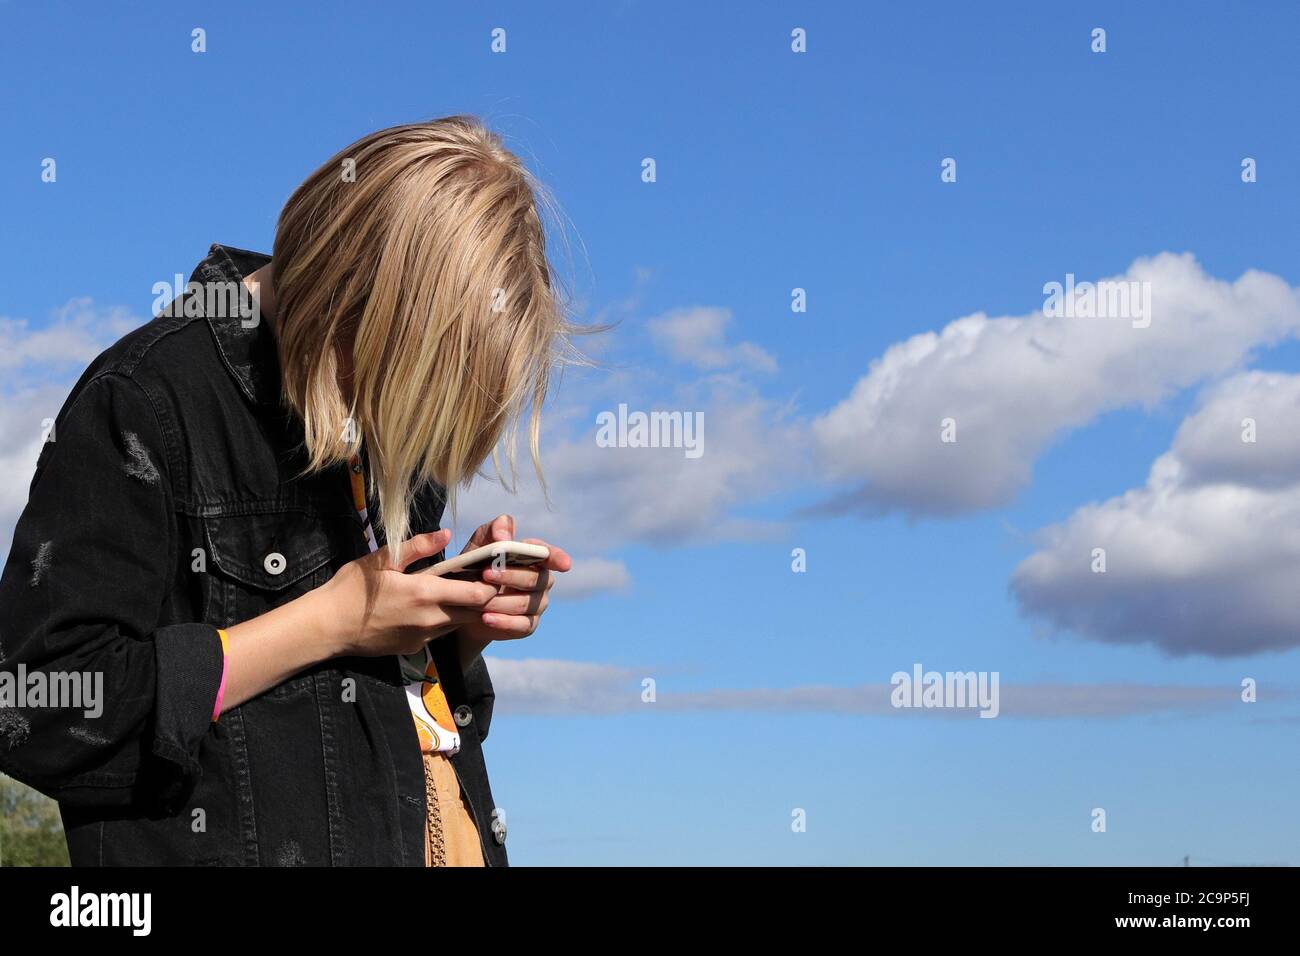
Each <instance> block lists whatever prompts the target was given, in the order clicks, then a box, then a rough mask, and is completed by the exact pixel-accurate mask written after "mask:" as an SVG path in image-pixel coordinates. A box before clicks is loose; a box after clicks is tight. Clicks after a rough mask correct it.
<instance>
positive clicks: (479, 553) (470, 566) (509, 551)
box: [425, 541, 551, 581]
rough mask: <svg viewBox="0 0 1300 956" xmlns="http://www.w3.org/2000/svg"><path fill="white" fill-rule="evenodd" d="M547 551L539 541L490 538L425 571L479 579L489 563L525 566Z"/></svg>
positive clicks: (546, 555)
mask: <svg viewBox="0 0 1300 956" xmlns="http://www.w3.org/2000/svg"><path fill="white" fill-rule="evenodd" d="M550 556H551V552H550V551H549V550H547V549H546V548H545V547H544V546H542V545H540V544H525V543H524V542H522V541H493V542H492V543H491V544H485V545H483V547H481V548H475V549H474V550H473V551H466V552H465V553H464V554H459V555H457V556H456V557H454V558H448V559H447V560H446V561H440V562H439V563H437V564H435V565H433V566H432V567H430V568H426V569H425V570H426V571H427V573H429V574H437V575H440V576H442V577H444V578H451V579H453V580H456V581H481V580H483V572H484V571H485V570H486V569H487V568H490V567H491V566H492V565H493V564H496V565H497V566H498V567H507V568H527V567H531V566H532V565H534V564H541V563H542V562H543V561H545V560H546V559H547V558H549V557H550Z"/></svg>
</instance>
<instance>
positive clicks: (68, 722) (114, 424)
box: [0, 373, 224, 812]
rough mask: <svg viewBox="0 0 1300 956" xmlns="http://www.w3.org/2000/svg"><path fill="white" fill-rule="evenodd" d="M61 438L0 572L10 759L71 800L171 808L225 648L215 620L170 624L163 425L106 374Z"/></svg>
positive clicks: (206, 718)
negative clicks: (164, 612) (165, 612)
mask: <svg viewBox="0 0 1300 956" xmlns="http://www.w3.org/2000/svg"><path fill="white" fill-rule="evenodd" d="M52 437H53V440H52V441H48V442H47V443H46V444H45V446H44V448H43V449H42V451H41V456H40V460H39V462H38V464H37V470H36V476H35V478H34V479H33V480H32V485H31V490H30V495H29V498H28V503H27V507H26V509H25V510H24V511H23V513H22V516H21V517H20V518H19V520H18V525H17V528H16V529H15V531H14V539H13V545H12V547H11V549H10V552H9V558H8V561H7V562H6V564H5V569H4V574H3V577H0V622H3V623H0V770H3V771H4V772H5V773H8V774H9V775H11V776H13V777H15V778H17V779H19V780H21V781H23V782H25V783H27V784H29V785H30V786H33V787H35V788H36V789H38V790H40V791H42V792H44V793H46V794H48V795H50V796H52V797H54V798H56V799H57V800H59V801H60V802H62V803H65V804H67V805H71V806H82V807H122V806H136V807H145V808H150V809H153V808H157V809H161V810H162V811H164V812H166V811H167V810H173V809H175V808H176V807H177V806H180V805H183V803H184V801H185V799H187V798H188V796H189V793H190V792H191V790H192V788H193V785H194V783H195V782H196V780H197V778H198V775H199V772H200V771H199V762H198V751H199V745H200V742H201V741H202V739H203V737H204V735H205V734H206V733H207V731H208V729H209V726H210V723H211V717H212V709H213V706H214V703H215V699H216V695H217V688H218V685H219V684H220V681H221V676H222V669H223V667H224V661H223V656H222V650H221V641H220V637H219V636H218V635H217V633H216V630H215V629H214V628H212V627H210V626H209V625H206V624H175V625H169V626H163V627H160V626H159V618H160V610H161V608H162V607H163V605H164V602H165V600H166V598H167V596H168V593H169V590H170V587H171V583H172V576H173V574H175V572H176V568H177V565H178V559H177V555H176V549H177V547H178V542H177V537H176V535H177V531H176V525H175V521H174V515H173V503H172V493H171V483H170V480H169V474H168V457H167V455H166V448H165V442H164V439H163V433H162V429H161V428H160V426H159V420H158V418H157V417H156V416H155V412H154V409H153V406H152V405H151V403H150V401H149V399H148V398H147V397H146V395H145V394H144V392H143V391H142V390H141V388H140V387H139V385H137V384H136V383H135V382H134V381H133V380H131V379H128V378H125V377H123V376H121V375H117V374H115V373H102V374H100V375H98V376H97V377H94V378H92V379H91V380H90V381H89V382H88V383H87V384H85V385H84V386H82V387H81V388H80V389H79V390H78V391H76V392H75V393H74V395H73V396H72V397H71V398H70V399H69V400H68V403H67V404H66V405H65V406H64V408H63V411H62V412H60V414H59V417H58V419H57V420H56V422H55V428H54V433H53V436H52ZM6 684H8V690H9V691H10V693H8V694H6V693H5V685H6ZM42 685H43V686H44V687H45V689H46V690H45V694H44V695H43V696H42V697H36V696H34V691H35V690H37V689H38V688H39V687H40V686H42ZM56 688H57V689H58V690H59V692H58V693H57V694H56V693H55V690H56Z"/></svg>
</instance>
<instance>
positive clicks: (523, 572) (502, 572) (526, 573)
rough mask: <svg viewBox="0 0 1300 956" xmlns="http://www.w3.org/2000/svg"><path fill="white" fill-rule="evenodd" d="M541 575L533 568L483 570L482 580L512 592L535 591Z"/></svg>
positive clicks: (538, 585)
mask: <svg viewBox="0 0 1300 956" xmlns="http://www.w3.org/2000/svg"><path fill="white" fill-rule="evenodd" d="M542 574H543V572H541V571H537V570H534V569H533V568H509V567H507V568H484V569H483V580H484V581H487V582H488V583H489V584H495V585H497V586H498V587H503V588H510V589H511V590H512V591H536V590H538V589H539V587H540V584H541V577H542Z"/></svg>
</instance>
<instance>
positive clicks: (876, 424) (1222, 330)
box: [813, 253, 1300, 515]
mask: <svg viewBox="0 0 1300 956" xmlns="http://www.w3.org/2000/svg"><path fill="white" fill-rule="evenodd" d="M1049 278H1052V277H1049ZM1055 278H1056V279H1058V280H1063V279H1064V277H1055ZM1122 280H1126V281H1136V282H1149V283H1150V290H1151V300H1152V303H1151V315H1152V321H1151V324H1150V326H1149V327H1148V328H1135V327H1134V325H1133V323H1132V322H1131V321H1129V320H1128V319H1117V318H1106V319H1096V318H1090V319H1084V318H1070V319H1065V318H1048V317H1045V316H1044V315H1043V314H1042V312H1041V311H1039V312H1034V313H1030V314H1028V315H1023V316H1019V317H1003V318H990V317H988V316H987V315H985V314H983V313H977V314H975V315H970V316H967V317H965V318H961V319H958V320H957V321H955V322H952V323H951V324H949V325H948V326H947V327H945V328H944V329H943V330H942V331H941V332H939V333H934V332H927V333H924V334H922V335H916V336H913V337H912V338H910V339H908V340H906V341H904V342H900V343H898V344H896V345H894V346H892V347H891V348H889V349H888V350H887V351H886V352H885V354H884V355H883V356H882V357H881V358H879V359H878V360H876V361H874V362H873V363H872V365H871V369H870V371H869V372H868V373H867V375H866V376H864V377H863V378H862V379H860V380H859V381H858V383H857V384H856V385H855V386H854V388H853V390H852V392H851V393H850V395H849V396H848V397H847V398H845V399H844V400H843V401H841V402H840V403H839V404H838V405H837V406H835V407H834V408H833V409H831V410H830V411H829V412H827V413H826V414H824V415H821V416H819V417H818V418H817V419H815V420H814V422H813V433H814V436H815V438H816V441H817V445H818V448H819V451H820V460H821V462H822V463H823V464H824V466H825V468H826V469H827V473H828V477H830V478H831V479H832V480H835V481H838V482H841V483H843V484H845V485H847V486H849V487H850V488H851V489H852V490H850V491H848V492H847V493H843V494H841V495H840V496H838V497H837V498H835V499H834V500H833V501H832V502H830V503H829V504H828V506H827V507H828V509H829V510H832V511H859V512H863V513H868V514H871V513H877V512H880V511H890V510H895V509H897V510H902V511H906V512H909V513H912V514H915V515H947V514H956V513H960V512H964V511H969V510H973V509H979V508H987V507H993V506H997V505H1001V504H1005V503H1007V502H1008V501H1010V500H1011V499H1012V497H1013V496H1014V495H1015V494H1016V493H1017V492H1018V491H1020V490H1021V489H1022V488H1023V487H1024V486H1025V485H1026V484H1027V483H1028V482H1029V479H1030V476H1031V473H1032V469H1033V463H1034V460H1035V459H1036V458H1037V456H1038V455H1039V454H1040V453H1041V452H1042V451H1043V450H1044V449H1045V448H1046V447H1047V445H1048V444H1050V442H1051V441H1052V440H1053V439H1054V438H1056V437H1057V436H1059V435H1060V434H1061V433H1062V432H1064V431H1066V430H1068V429H1071V428H1077V427H1079V426H1081V425H1084V424H1086V423H1087V422H1089V421H1091V420H1092V419H1093V418H1095V417H1096V416H1098V415H1099V414H1101V413H1103V412H1106V411H1109V410H1112V409H1118V408H1123V407H1126V406H1132V405H1150V404H1153V403H1156V402H1158V401H1159V400H1161V399H1162V398H1164V397H1166V396H1168V395H1170V394H1172V393H1173V392H1175V391H1177V390H1179V389H1183V388H1187V387H1189V386H1192V385H1194V384H1196V383H1197V382H1199V381H1202V380H1204V379H1207V378H1210V377H1213V376H1216V375H1220V374H1223V373H1225V372H1228V371H1231V370H1233V369H1234V368H1236V367H1238V366H1239V365H1240V363H1242V362H1243V361H1244V360H1245V359H1246V358H1247V357H1248V356H1249V354H1250V353H1251V352H1252V350H1254V349H1255V348H1257V347H1260V346H1263V345H1267V344H1270V343H1274V342H1277V341H1279V340H1281V339H1284V338H1286V337H1288V336H1292V335H1294V334H1295V333H1296V332H1297V331H1298V330H1300V297H1298V296H1297V294H1296V291H1295V290H1294V289H1292V288H1291V287H1290V286H1288V285H1287V284H1286V283H1285V282H1284V281H1282V280H1281V279H1279V278H1277V277H1276V276H1271V275H1266V274H1264V273H1260V272H1255V271H1251V272H1247V273H1245V274H1244V275H1243V276H1241V278H1239V279H1237V280H1236V281H1235V282H1231V283H1229V282H1224V281H1221V280H1218V279H1214V278H1212V277H1210V276H1207V275H1206V274H1205V273H1204V272H1203V271H1202V270H1201V268H1200V266H1199V265H1198V264H1197V263H1196V261H1195V259H1194V258H1193V257H1192V256H1190V255H1173V254H1170V253H1162V254H1160V255H1157V256H1155V257H1153V258H1150V259H1139V260H1137V261H1135V262H1134V263H1133V264H1132V266H1130V268H1129V270H1128V272H1127V273H1126V274H1125V276H1124V277H1122ZM946 418H952V419H954V420H955V422H956V437H957V440H956V442H954V443H944V442H942V441H940V422H941V421H942V420H943V419H946Z"/></svg>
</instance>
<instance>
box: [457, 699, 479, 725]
mask: <svg viewBox="0 0 1300 956" xmlns="http://www.w3.org/2000/svg"><path fill="white" fill-rule="evenodd" d="M454 716H455V719H456V726H457V727H468V726H469V722H470V721H471V720H473V719H474V711H472V710H470V709H469V707H467V706H466V705H465V704H461V705H460V706H459V707H457V708H456V713H455V715H454Z"/></svg>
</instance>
